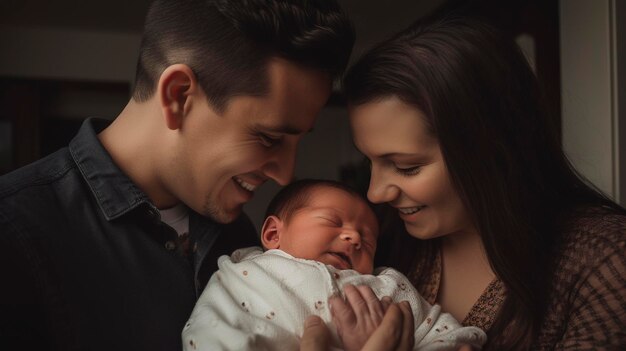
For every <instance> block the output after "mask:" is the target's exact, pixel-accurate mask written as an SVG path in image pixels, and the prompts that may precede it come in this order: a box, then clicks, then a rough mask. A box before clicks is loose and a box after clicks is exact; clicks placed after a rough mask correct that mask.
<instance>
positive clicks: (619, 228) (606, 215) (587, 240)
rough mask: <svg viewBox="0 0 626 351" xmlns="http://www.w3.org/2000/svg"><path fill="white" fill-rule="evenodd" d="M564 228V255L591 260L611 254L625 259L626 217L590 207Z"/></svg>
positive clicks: (577, 211)
mask: <svg viewBox="0 0 626 351" xmlns="http://www.w3.org/2000/svg"><path fill="white" fill-rule="evenodd" d="M561 228H562V229H561V231H562V236H561V238H562V242H561V244H562V246H561V247H562V248H563V250H564V251H569V252H572V253H577V254H581V255H583V256H590V257H591V256H596V254H601V253H606V254H609V253H612V252H618V253H622V254H625V255H626V253H625V252H624V250H623V248H624V245H625V244H626V215H624V214H620V213H616V212H615V211H613V210H610V209H607V208H604V207H588V208H584V209H579V210H576V211H574V212H572V213H571V214H570V216H569V218H568V219H567V220H566V221H564V223H563V225H562V226H561ZM579 258H580V257H579Z"/></svg>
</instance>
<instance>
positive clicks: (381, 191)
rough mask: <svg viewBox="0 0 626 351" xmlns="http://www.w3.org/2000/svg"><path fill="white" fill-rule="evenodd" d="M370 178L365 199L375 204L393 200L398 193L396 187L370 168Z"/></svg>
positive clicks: (374, 169)
mask: <svg viewBox="0 0 626 351" xmlns="http://www.w3.org/2000/svg"><path fill="white" fill-rule="evenodd" d="M371 172H372V173H371V177H370V185H369V188H368V189H367V198H368V199H369V200H370V201H371V202H373V203H375V204H380V203H385V202H392V201H393V200H395V199H396V198H397V197H398V195H399V193H400V191H399V189H398V187H397V186H395V185H394V184H392V183H391V182H389V181H388V180H387V179H385V177H384V176H382V175H381V172H380V171H378V170H377V169H376V168H374V167H372V171H371Z"/></svg>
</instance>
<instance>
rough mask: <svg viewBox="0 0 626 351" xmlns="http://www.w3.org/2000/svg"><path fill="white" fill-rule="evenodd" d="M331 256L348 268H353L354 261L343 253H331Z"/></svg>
mask: <svg viewBox="0 0 626 351" xmlns="http://www.w3.org/2000/svg"><path fill="white" fill-rule="evenodd" d="M330 254H331V255H333V256H335V257H337V258H338V259H339V260H340V261H342V262H344V263H345V264H346V265H347V266H348V268H352V260H351V259H350V257H349V256H348V255H346V254H344V253H342V252H330Z"/></svg>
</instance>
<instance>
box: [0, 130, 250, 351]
mask: <svg viewBox="0 0 626 351" xmlns="http://www.w3.org/2000/svg"><path fill="white" fill-rule="evenodd" d="M107 124H108V122H105V121H100V120H95V119H88V120H87V121H85V123H84V124H83V126H82V127H81V130H80V131H79V133H78V134H77V136H76V137H75V138H74V139H73V140H72V141H71V143H70V145H69V147H67V148H64V149H61V150H59V151H57V152H56V153H54V154H52V155H50V156H48V157H46V158H44V159H42V160H39V161H37V162H35V163H33V164H31V165H29V166H26V167H24V168H21V169H19V170H17V171H14V172H12V173H9V174H7V175H5V176H2V177H0V278H1V279H2V283H1V285H0V349H1V350H18V349H19V350H30V349H33V350H179V349H181V339H180V332H181V330H182V328H183V326H184V323H185V322H186V320H187V318H188V317H189V314H190V313H191V310H192V309H193V306H194V304H195V301H196V299H197V297H198V296H199V294H200V293H201V291H202V289H203V288H204V286H205V284H206V282H207V281H208V279H209V277H210V275H211V274H212V273H213V272H214V271H215V270H216V268H217V258H218V257H219V256H220V255H222V254H230V253H231V252H232V251H233V250H234V249H236V248H238V247H244V246H251V245H258V239H257V236H256V232H255V230H254V228H253V226H252V224H251V223H250V221H249V220H248V218H247V217H245V216H241V217H240V218H239V219H238V220H237V221H235V222H234V223H231V224H228V225H221V224H217V223H215V222H213V221H211V220H209V219H207V218H204V217H202V216H200V215H198V214H196V213H194V212H193V211H190V218H189V229H190V232H189V242H188V246H187V245H186V247H189V248H190V250H187V252H188V254H186V255H185V254H184V252H185V250H182V249H181V247H180V245H179V240H177V239H178V236H177V234H176V232H175V231H174V230H173V229H172V228H171V227H169V226H168V225H166V224H164V223H163V222H161V220H160V215H159V211H158V210H157V209H156V208H155V207H154V205H152V203H151V201H150V200H149V199H148V197H147V196H146V194H145V193H143V192H142V191H141V190H140V189H139V188H138V187H137V186H136V185H135V184H133V182H132V181H131V180H130V179H129V178H128V177H127V176H126V175H125V174H124V173H123V172H122V171H121V170H120V169H119V168H118V167H117V166H116V165H115V164H114V163H113V160H112V159H111V157H110V155H109V154H108V153H107V152H106V150H105V149H104V148H103V146H102V145H101V144H100V142H99V140H98V139H97V137H96V134H97V133H98V132H99V131H101V130H102V129H104V128H105V127H106V125H107Z"/></svg>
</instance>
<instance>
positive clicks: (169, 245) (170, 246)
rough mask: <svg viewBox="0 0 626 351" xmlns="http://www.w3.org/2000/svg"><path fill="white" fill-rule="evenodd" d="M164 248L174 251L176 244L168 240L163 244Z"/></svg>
mask: <svg viewBox="0 0 626 351" xmlns="http://www.w3.org/2000/svg"><path fill="white" fill-rule="evenodd" d="M165 248H166V249H168V250H170V251H172V250H175V249H176V243H175V242H173V241H172V240H168V241H166V242H165Z"/></svg>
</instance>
